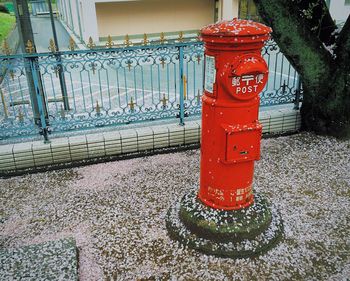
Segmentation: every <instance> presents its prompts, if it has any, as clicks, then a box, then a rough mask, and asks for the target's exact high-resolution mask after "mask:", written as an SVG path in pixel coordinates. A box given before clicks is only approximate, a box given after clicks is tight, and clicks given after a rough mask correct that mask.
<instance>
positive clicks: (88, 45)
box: [87, 36, 96, 49]
mask: <svg viewBox="0 0 350 281" xmlns="http://www.w3.org/2000/svg"><path fill="white" fill-rule="evenodd" d="M87 47H88V48H89V49H93V48H94V47H96V44H95V43H94V40H92V37H91V36H90V37H89V41H88V44H87Z"/></svg>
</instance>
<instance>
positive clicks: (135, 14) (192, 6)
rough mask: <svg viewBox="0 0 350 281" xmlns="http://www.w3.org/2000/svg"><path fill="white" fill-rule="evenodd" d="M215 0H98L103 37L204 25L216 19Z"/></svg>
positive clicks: (188, 28)
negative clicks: (101, 1)
mask: <svg viewBox="0 0 350 281" xmlns="http://www.w3.org/2000/svg"><path fill="white" fill-rule="evenodd" d="M214 5H215V1H214V0H176V1H172V0H143V1H128V2H112V3H96V14H97V25H98V31H99V36H100V37H106V36H108V35H112V36H121V35H125V34H129V35H131V34H143V33H160V32H175V31H186V30H195V29H200V28H201V27H202V26H204V25H207V24H209V23H212V22H214V9H215V7H214Z"/></svg>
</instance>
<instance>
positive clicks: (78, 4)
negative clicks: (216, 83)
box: [57, 0, 98, 42]
mask: <svg viewBox="0 0 350 281" xmlns="http://www.w3.org/2000/svg"><path fill="white" fill-rule="evenodd" d="M57 4H58V9H59V11H60V14H61V17H62V19H63V21H64V22H65V23H66V25H67V26H68V27H69V28H70V29H71V30H72V32H74V33H75V35H77V36H78V37H79V38H81V39H82V40H83V41H85V42H88V40H89V37H90V36H91V37H92V39H93V40H94V41H95V42H97V41H98V31H97V19H96V9H95V0H58V3H57ZM79 20H80V25H79Z"/></svg>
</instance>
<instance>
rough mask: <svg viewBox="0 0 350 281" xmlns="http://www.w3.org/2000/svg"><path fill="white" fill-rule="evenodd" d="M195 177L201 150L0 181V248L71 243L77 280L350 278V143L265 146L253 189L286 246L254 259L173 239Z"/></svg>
mask: <svg viewBox="0 0 350 281" xmlns="http://www.w3.org/2000/svg"><path fill="white" fill-rule="evenodd" d="M198 179H199V151H198V150H192V151H186V152H181V153H173V154H164V155H156V156H151V157H145V158H138V159H132V160H126V161H119V162H110V163H104V164H97V165H91V166H87V167H82V168H75V169H67V170H61V171H53V172H46V173H40V174H35V175H25V176H21V177H13V178H10V179H0V223H1V225H0V226H1V228H0V247H5V248H9V247H16V246H21V245H29V244H33V243H38V242H43V241H48V240H52V239H58V238H64V237H70V236H73V237H74V238H75V239H76V241H77V245H78V247H79V250H80V256H79V274H80V280H169V279H170V280H349V279H348V278H349V276H350V141H340V140H337V139H334V138H328V137H321V136H315V135H313V134H309V133H302V134H298V135H292V136H288V137H279V138H270V139H265V140H263V142H262V158H261V160H260V161H259V162H258V163H257V165H256V170H255V191H258V192H262V193H264V194H266V195H267V196H268V197H269V198H270V200H271V201H272V202H274V204H275V205H277V207H278V208H279V209H280V211H281V214H282V217H283V219H284V225H285V239H284V240H283V242H281V243H279V244H278V246H277V247H276V248H274V249H273V250H271V251H270V252H268V253H267V254H265V255H264V256H260V257H258V258H256V259H239V260H231V259H222V258H217V257H213V256H206V255H203V254H200V253H197V252H195V251H193V250H191V249H187V248H183V247H182V246H180V245H179V244H178V243H177V242H175V241H172V240H171V239H169V238H168V235H167V231H166V228H165V222H164V217H165V214H166V212H167V209H168V207H169V206H170V204H172V203H173V202H174V201H175V200H178V199H179V198H180V197H181V196H182V195H183V194H184V193H186V192H188V191H189V190H191V189H194V188H197V187H196V184H197V182H198Z"/></svg>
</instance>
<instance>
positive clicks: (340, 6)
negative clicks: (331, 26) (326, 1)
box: [329, 0, 350, 23]
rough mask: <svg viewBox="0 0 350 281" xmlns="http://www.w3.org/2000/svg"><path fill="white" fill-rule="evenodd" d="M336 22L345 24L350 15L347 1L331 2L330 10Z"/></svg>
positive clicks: (332, 0) (337, 0) (335, 0)
mask: <svg viewBox="0 0 350 281" xmlns="http://www.w3.org/2000/svg"><path fill="white" fill-rule="evenodd" d="M329 11H330V13H331V15H332V17H333V19H335V20H336V22H337V23H338V22H344V21H346V19H347V18H348V16H349V15H350V5H345V0H331V1H330V9H329Z"/></svg>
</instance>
